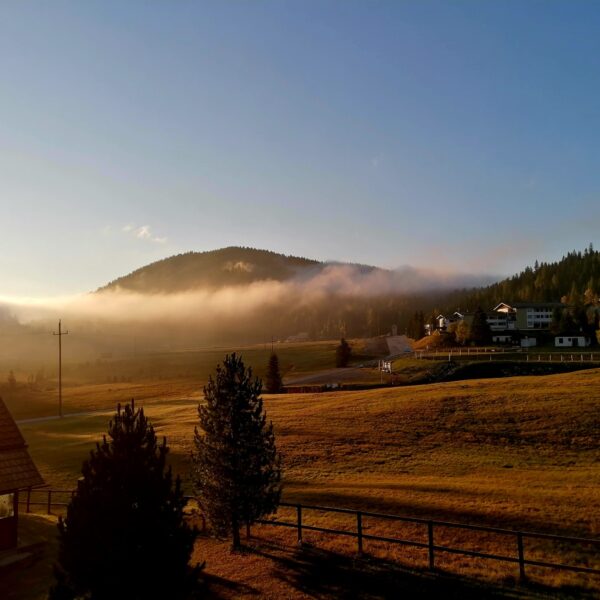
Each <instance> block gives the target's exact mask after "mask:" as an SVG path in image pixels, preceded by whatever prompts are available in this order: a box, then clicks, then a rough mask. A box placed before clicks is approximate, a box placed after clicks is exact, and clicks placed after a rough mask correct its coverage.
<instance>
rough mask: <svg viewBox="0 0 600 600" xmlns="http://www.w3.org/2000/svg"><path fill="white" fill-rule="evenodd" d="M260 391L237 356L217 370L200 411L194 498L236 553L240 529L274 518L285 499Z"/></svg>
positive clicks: (255, 381)
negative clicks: (268, 517) (196, 497)
mask: <svg viewBox="0 0 600 600" xmlns="http://www.w3.org/2000/svg"><path fill="white" fill-rule="evenodd" d="M261 391H262V382H261V381H260V379H258V378H253V376H252V369H250V368H248V369H246V367H245V366H244V363H243V361H242V358H241V357H239V356H236V354H235V353H234V354H232V355H227V356H226V357H225V360H224V361H223V366H221V365H218V366H217V370H216V374H215V377H214V378H213V377H212V376H211V377H210V379H209V381H208V384H207V385H206V387H205V388H204V400H205V404H201V405H200V406H199V407H198V413H199V417H200V430H198V428H196V431H195V437H194V443H195V446H196V451H195V453H194V457H193V459H194V467H193V474H192V476H193V480H194V484H195V488H196V492H197V494H198V499H199V502H200V505H201V506H202V508H203V509H204V510H205V512H206V514H207V516H208V518H209V520H210V523H211V525H212V527H213V528H214V530H215V532H216V533H217V534H221V535H227V534H231V535H232V537H233V547H234V548H239V546H240V532H239V528H240V526H241V525H242V524H244V523H245V524H246V526H247V528H249V527H250V525H251V524H252V523H254V522H255V521H256V520H257V519H259V518H261V517H263V516H265V515H268V514H271V513H272V512H274V511H275V510H276V509H277V506H278V504H279V499H280V496H281V468H280V455H279V454H278V453H277V449H276V447H275V436H274V433H273V424H272V423H269V424H267V417H266V415H265V413H264V411H263V403H262V399H261V397H260V394H261Z"/></svg>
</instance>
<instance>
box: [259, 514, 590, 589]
mask: <svg viewBox="0 0 600 600" xmlns="http://www.w3.org/2000/svg"><path fill="white" fill-rule="evenodd" d="M280 506H281V507H287V508H292V509H294V510H295V513H296V518H295V521H294V522H290V521H280V520H275V519H261V520H260V521H258V523H260V524H261V525H267V526H276V527H288V528H293V529H295V530H296V532H297V538H298V543H299V544H301V543H302V539H303V536H302V534H303V531H316V532H321V533H328V534H332V535H339V536H347V537H352V538H356V550H357V552H358V554H359V555H361V554H363V552H364V548H365V542H366V541H369V540H371V541H379V542H386V543H389V544H399V545H404V546H412V547H415V548H422V549H424V550H427V554H428V559H429V568H430V569H431V570H433V569H435V560H436V553H438V554H440V553H448V554H460V555H463V556H470V557H474V558H485V559H490V560H497V561H502V562H509V563H514V564H518V565H519V575H520V577H521V578H525V567H526V566H527V565H529V566H534V567H546V568H552V569H558V570H563V571H572V572H576V573H587V574H590V575H600V569H599V568H593V567H586V566H578V565H568V564H563V563H556V562H549V561H542V560H534V559H530V558H527V557H526V555H525V551H526V544H525V541H526V540H527V539H543V540H552V541H556V542H561V543H563V544H579V545H586V546H591V547H593V548H594V549H595V548H599V549H600V539H590V538H579V537H569V536H561V535H553V534H548V533H538V532H533V531H517V530H513V529H502V528H499V527H486V526H484V525H470V524H466V523H456V522H452V521H436V520H432V519H420V518H417V517H405V516H400V515H391V514H385V513H375V512H368V511H358V510H351V509H347V508H337V507H331V506H317V505H307V504H290V503H287V502H281V503H280ZM308 510H312V511H319V512H321V513H338V514H346V515H352V516H353V517H354V519H355V528H354V530H346V529H332V528H328V527H317V526H314V525H307V524H306V523H304V522H303V514H304V512H305V511H308ZM365 517H370V518H373V519H380V520H387V521H400V522H404V523H413V524H418V525H421V526H422V527H423V533H424V539H426V540H427V541H423V542H419V541H415V540H407V539H401V538H397V537H389V536H382V535H372V534H369V533H365V530H364V526H363V518H365ZM441 528H452V529H461V530H468V531H479V532H485V533H489V534H496V535H499V536H504V537H505V536H510V537H513V538H514V541H515V551H516V552H515V555H514V556H507V555H501V554H492V553H488V552H479V551H475V550H467V549H465V548H455V547H450V546H443V545H439V544H436V543H435V533H436V530H439V529H441Z"/></svg>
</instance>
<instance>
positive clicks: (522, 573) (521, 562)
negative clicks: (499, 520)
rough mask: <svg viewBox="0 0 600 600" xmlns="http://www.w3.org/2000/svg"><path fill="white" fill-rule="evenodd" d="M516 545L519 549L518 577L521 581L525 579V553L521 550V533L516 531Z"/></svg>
mask: <svg viewBox="0 0 600 600" xmlns="http://www.w3.org/2000/svg"><path fill="white" fill-rule="evenodd" d="M517 547H518V549H519V577H520V578H521V581H523V580H524V579H525V555H524V552H523V534H522V533H521V532H518V533H517Z"/></svg>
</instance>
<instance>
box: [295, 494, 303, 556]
mask: <svg viewBox="0 0 600 600" xmlns="http://www.w3.org/2000/svg"><path fill="white" fill-rule="evenodd" d="M296 514H297V519H298V545H299V546H301V545H302V506H301V505H300V504H298V505H297V506H296Z"/></svg>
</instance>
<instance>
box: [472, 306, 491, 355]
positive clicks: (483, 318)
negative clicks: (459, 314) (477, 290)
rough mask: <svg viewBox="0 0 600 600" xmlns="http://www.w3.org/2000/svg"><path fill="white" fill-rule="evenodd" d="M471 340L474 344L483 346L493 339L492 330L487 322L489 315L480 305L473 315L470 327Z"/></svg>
mask: <svg viewBox="0 0 600 600" xmlns="http://www.w3.org/2000/svg"><path fill="white" fill-rule="evenodd" d="M470 340H471V342H473V343H474V344H477V345H479V346H483V345H485V344H489V343H490V342H491V341H492V330H491V329H490V326H489V325H488V322H487V315H486V314H485V312H484V311H483V310H482V309H481V307H478V308H477V310H476V311H475V314H474V315H473V321H472V323H471V328H470Z"/></svg>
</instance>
